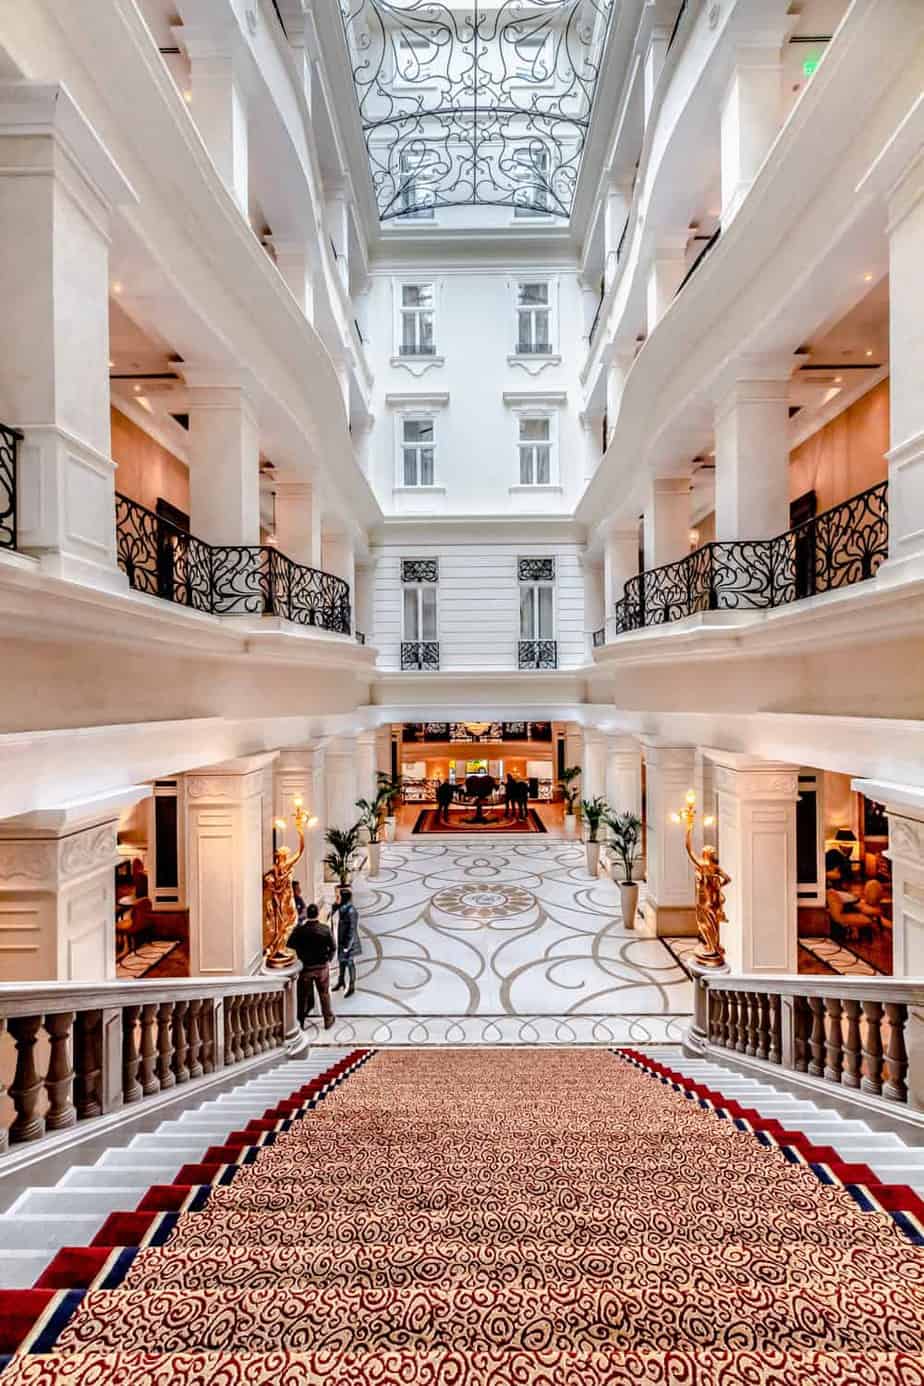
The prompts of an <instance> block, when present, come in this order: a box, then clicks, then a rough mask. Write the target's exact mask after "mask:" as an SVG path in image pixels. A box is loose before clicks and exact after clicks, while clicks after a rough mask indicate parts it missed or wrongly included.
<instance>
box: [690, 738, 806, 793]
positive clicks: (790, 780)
mask: <svg viewBox="0 0 924 1386" xmlns="http://www.w3.org/2000/svg"><path fill="white" fill-rule="evenodd" d="M703 755H704V756H707V757H708V758H709V760H711V761H712V763H713V765H714V766H715V773H714V776H713V781H714V784H715V788H716V790H717V791H719V792H720V793H725V794H732V795H734V797H735V798H736V799H740V800H761V801H767V800H781V801H790V800H795V799H798V797H799V767H798V765H788V764H786V763H785V762H784V761H771V760H760V759H758V758H757V757H756V756H747V755H739V754H737V753H736V752H732V751H719V750H713V749H711V748H709V747H704V748H703Z"/></svg>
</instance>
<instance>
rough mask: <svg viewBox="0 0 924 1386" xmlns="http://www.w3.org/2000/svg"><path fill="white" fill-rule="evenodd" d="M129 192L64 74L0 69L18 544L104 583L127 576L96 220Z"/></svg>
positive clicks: (4, 382) (104, 248)
mask: <svg viewBox="0 0 924 1386" xmlns="http://www.w3.org/2000/svg"><path fill="white" fill-rule="evenodd" d="M136 201H137V198H136V197H135V194H134V191H133V189H132V188H131V187H130V185H129V184H128V182H127V181H126V179H125V178H124V177H123V175H122V173H121V171H120V170H119V168H118V167H117V166H116V164H115V163H114V162H113V160H112V158H111V157H110V155H109V153H108V151H107V150H106V148H105V146H104V145H103V144H102V143H101V141H100V140H99V138H98V136H97V134H96V131H95V130H94V129H93V128H92V126H91V125H90V124H89V123H88V122H87V120H86V118H85V117H84V116H83V114H82V113H81V112H80V110H79V109H78V108H77V106H76V105H75V104H74V102H73V100H72V99H71V97H70V95H69V93H68V92H67V91H66V89H65V88H64V87H61V86H57V85H55V84H53V83H44V82H12V81H0V302H2V303H3V319H4V335H5V338H6V344H7V346H6V350H5V351H4V352H3V353H0V400H2V404H3V422H4V423H5V424H7V425H9V426H10V427H14V428H19V429H20V430H21V431H22V432H23V434H24V439H23V442H22V444H21V445H20V453H19V478H18V491H19V494H18V507H17V509H18V515H17V532H18V545H19V548H20V549H21V550H22V551H23V552H24V553H28V554H32V555H34V556H35V557H37V558H38V559H39V561H40V563H41V566H42V567H43V568H44V569H45V570H46V572H48V573H50V574H51V575H52V576H55V577H63V578H68V579H70V580H73V581H77V582H82V583H87V584H89V585H91V586H94V587H101V588H109V589H112V590H115V591H120V590H123V589H126V588H127V586H128V584H127V580H126V578H125V575H124V574H123V573H122V572H121V571H120V570H119V567H118V565H117V562H116V532H115V472H116V467H115V463H114V462H113V460H112V455H111V452H112V449H111V443H110V433H109V292H110V280H109V274H110V269H109V245H110V223H111V217H112V212H113V209H114V208H115V207H116V206H118V205H123V204H131V203H134V202H136ZM122 287H123V286H122V285H118V286H115V285H113V292H114V293H115V292H117V291H118V290H120V289H121V288H122Z"/></svg>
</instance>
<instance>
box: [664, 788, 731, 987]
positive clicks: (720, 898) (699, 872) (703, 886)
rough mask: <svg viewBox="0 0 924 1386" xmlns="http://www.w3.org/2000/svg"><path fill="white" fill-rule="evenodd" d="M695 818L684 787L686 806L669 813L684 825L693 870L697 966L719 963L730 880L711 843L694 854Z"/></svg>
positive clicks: (707, 820) (693, 804) (693, 802)
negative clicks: (726, 892)
mask: <svg viewBox="0 0 924 1386" xmlns="http://www.w3.org/2000/svg"><path fill="white" fill-rule="evenodd" d="M695 819H696V795H695V793H694V792H693V790H692V789H690V790H688V791H687V802H686V806H685V807H684V808H683V809H682V810H681V812H680V813H672V814H671V820H672V822H674V823H683V824H684V825H685V827H686V832H685V835H684V846H685V847H686V849H687V856H688V857H689V858H690V861H691V862H692V863H693V869H694V870H695V872H696V928H697V932H698V933H699V940H700V949H699V952H698V953H697V954H696V961H697V962H698V963H699V965H700V967H723V966H724V964H725V949H724V948H723V947H722V943H721V938H720V933H721V926H722V925H723V924H724V923H726V922H727V920H726V916H725V910H724V908H723V906H724V904H725V895H724V891H723V887H724V886H727V885H729V884H730V882H731V876H729V875H727V874H726V873H725V872H724V871H723V870H722V868H721V866H720V865H719V858H718V854H717V852H716V849H715V847H712V846H709V845H706V846H704V847H703V855H702V856H701V857H697V855H696V853H695V852H694V851H693V823H694V822H695ZM714 821H715V820H714V819H713V818H712V817H706V818H704V819H703V826H704V827H709V826H711V824H712V823H713V822H714Z"/></svg>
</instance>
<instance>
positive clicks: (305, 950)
mask: <svg viewBox="0 0 924 1386" xmlns="http://www.w3.org/2000/svg"><path fill="white" fill-rule="evenodd" d="M289 947H290V948H294V949H295V953H296V956H297V957H298V960H299V962H300V963H301V965H302V970H301V973H300V974H299V978H298V1023H299V1025H304V1023H305V1020H306V1018H307V1017H308V1016H309V1015H310V1014H311V1012H312V1010H313V1009H314V992H315V988H317V993H318V1000H319V1001H320V1003H321V1013H322V1015H323V1016H324V1029H325V1030H329V1029H330V1027H331V1026H332V1025H333V1023H334V1012H333V1011H332V1010H331V1004H330V960H331V958H332V957H333V956H334V952H335V951H336V950H335V948H334V936H333V934H332V933H331V931H330V929H329V928H328V927H327V925H326V924H323V923H322V922H321V920H320V919H319V918H318V907H317V905H308V907H307V908H306V910H305V917H304V919H302V920H301V921H300V922H299V923H298V924H296V926H295V928H294V929H293V930H292V932H291V934H290V935H289Z"/></svg>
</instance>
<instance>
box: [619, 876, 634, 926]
mask: <svg viewBox="0 0 924 1386" xmlns="http://www.w3.org/2000/svg"><path fill="white" fill-rule="evenodd" d="M619 899H620V902H621V904H622V922H623V924H624V926H625V927H626V928H627V929H634V928H635V916H636V914H637V913H638V886H637V885H636V883H635V881H620V882H619Z"/></svg>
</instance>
